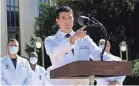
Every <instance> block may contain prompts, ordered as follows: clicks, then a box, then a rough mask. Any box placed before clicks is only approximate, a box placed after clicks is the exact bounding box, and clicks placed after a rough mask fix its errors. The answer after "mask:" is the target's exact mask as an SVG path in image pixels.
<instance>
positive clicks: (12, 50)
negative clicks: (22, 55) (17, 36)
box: [9, 46, 18, 54]
mask: <svg viewBox="0 0 139 86" xmlns="http://www.w3.org/2000/svg"><path fill="white" fill-rule="evenodd" d="M17 52H18V47H16V46H11V47H10V50H9V53H11V54H17Z"/></svg>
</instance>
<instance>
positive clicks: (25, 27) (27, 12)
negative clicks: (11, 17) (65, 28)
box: [0, 0, 38, 57]
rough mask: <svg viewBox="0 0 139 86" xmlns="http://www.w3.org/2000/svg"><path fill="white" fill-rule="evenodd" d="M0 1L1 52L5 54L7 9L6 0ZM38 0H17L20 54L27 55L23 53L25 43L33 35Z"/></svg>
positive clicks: (0, 55) (2, 54)
mask: <svg viewBox="0 0 139 86" xmlns="http://www.w3.org/2000/svg"><path fill="white" fill-rule="evenodd" d="M0 1H1V4H0V6H1V9H0V10H1V25H0V27H1V54H0V57H2V56H4V55H6V53H7V51H6V45H7V41H8V34H7V12H6V11H7V10H6V0H0ZM37 7H38V0H19V17H20V18H19V19H20V40H21V41H20V46H21V56H27V54H26V53H25V47H26V46H25V44H26V43H29V42H30V37H31V36H34V26H33V25H34V21H35V19H34V18H35V16H37V12H38V11H37Z"/></svg>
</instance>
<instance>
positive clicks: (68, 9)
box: [56, 6, 73, 18]
mask: <svg viewBox="0 0 139 86" xmlns="http://www.w3.org/2000/svg"><path fill="white" fill-rule="evenodd" d="M69 11H71V12H73V11H72V9H71V8H70V7H69V6H61V7H58V8H57V10H56V18H59V13H61V12H69Z"/></svg>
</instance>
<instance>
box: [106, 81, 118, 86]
mask: <svg viewBox="0 0 139 86" xmlns="http://www.w3.org/2000/svg"><path fill="white" fill-rule="evenodd" d="M108 86H120V84H119V82H118V81H110V82H109V84H108Z"/></svg>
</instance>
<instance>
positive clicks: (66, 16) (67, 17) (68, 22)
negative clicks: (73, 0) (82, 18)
mask: <svg viewBox="0 0 139 86" xmlns="http://www.w3.org/2000/svg"><path fill="white" fill-rule="evenodd" d="M73 21H74V17H73V13H72V12H71V11H69V12H60V13H59V18H57V19H56V22H57V24H58V25H59V27H60V30H61V31H63V32H65V33H69V32H70V31H71V30H72V27H73Z"/></svg>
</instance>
